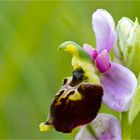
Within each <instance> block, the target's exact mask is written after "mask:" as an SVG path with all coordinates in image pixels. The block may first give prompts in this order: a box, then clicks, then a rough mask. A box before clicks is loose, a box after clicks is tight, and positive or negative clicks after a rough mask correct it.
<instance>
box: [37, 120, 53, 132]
mask: <svg viewBox="0 0 140 140" xmlns="http://www.w3.org/2000/svg"><path fill="white" fill-rule="evenodd" d="M52 128H53V126H52V125H46V124H45V123H44V122H42V123H40V125H39V129H40V131H41V132H48V131H49V130H51V129H52Z"/></svg>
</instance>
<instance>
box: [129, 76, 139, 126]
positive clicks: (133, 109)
mask: <svg viewBox="0 0 140 140" xmlns="http://www.w3.org/2000/svg"><path fill="white" fill-rule="evenodd" d="M139 112H140V74H139V76H138V86H137V89H136V93H135V97H134V99H133V102H132V105H131V107H130V110H129V123H130V124H131V123H132V122H133V121H134V120H135V118H136V117H137V115H138V113H139Z"/></svg>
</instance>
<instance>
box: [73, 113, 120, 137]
mask: <svg viewBox="0 0 140 140" xmlns="http://www.w3.org/2000/svg"><path fill="white" fill-rule="evenodd" d="M90 125H91V127H92V128H93V129H94V131H95V134H96V136H92V135H91V134H90V133H89V132H88V131H87V128H86V126H84V127H82V128H81V129H80V131H79V133H78V134H77V136H76V138H75V140H121V139H122V138H121V137H122V134H121V127H120V123H119V121H118V120H117V118H115V117H114V116H112V115H108V114H104V113H101V114H99V115H98V116H97V117H96V118H95V119H94V120H93V121H92V123H91V124H90Z"/></svg>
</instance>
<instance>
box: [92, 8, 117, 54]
mask: <svg viewBox="0 0 140 140" xmlns="http://www.w3.org/2000/svg"><path fill="white" fill-rule="evenodd" d="M92 25H93V30H94V32H95V35H96V44H97V51H98V53H100V52H102V51H103V50H105V49H106V50H107V51H108V52H109V51H110V49H111V48H112V47H113V45H114V42H115V41H116V38H117V36H116V32H115V30H114V28H115V27H114V20H113V18H112V16H111V15H110V14H109V13H108V12H107V11H106V10H103V9H98V10H97V11H96V12H94V13H93V15H92Z"/></svg>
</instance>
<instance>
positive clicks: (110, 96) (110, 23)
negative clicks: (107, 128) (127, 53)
mask: <svg viewBox="0 0 140 140" xmlns="http://www.w3.org/2000/svg"><path fill="white" fill-rule="evenodd" d="M92 25H93V30H94V32H95V35H96V49H94V48H92V47H91V46H90V45H87V44H85V45H84V46H83V48H84V50H85V51H86V52H87V53H88V54H89V55H90V57H91V59H92V60H93V62H95V65H96V67H97V68H98V70H99V71H100V72H101V73H102V76H101V78H100V81H101V84H102V86H103V90H104V96H103V102H104V103H105V104H106V105H107V106H108V107H110V108H112V109H114V110H117V111H119V112H122V111H127V110H128V109H129V107H130V105H131V101H132V98H133V96H134V93H135V89H136V86H137V79H136V77H135V75H134V74H133V73H132V72H131V71H130V70H129V69H128V68H126V67H124V66H123V65H121V64H118V63H115V62H111V60H110V56H109V52H110V50H111V48H112V47H113V45H114V44H115V41H116V32H115V25H114V20H113V18H112V16H111V15H110V14H109V13H108V12H107V11H106V10H102V9H98V10H97V11H96V12H95V13H93V15H92Z"/></svg>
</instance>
